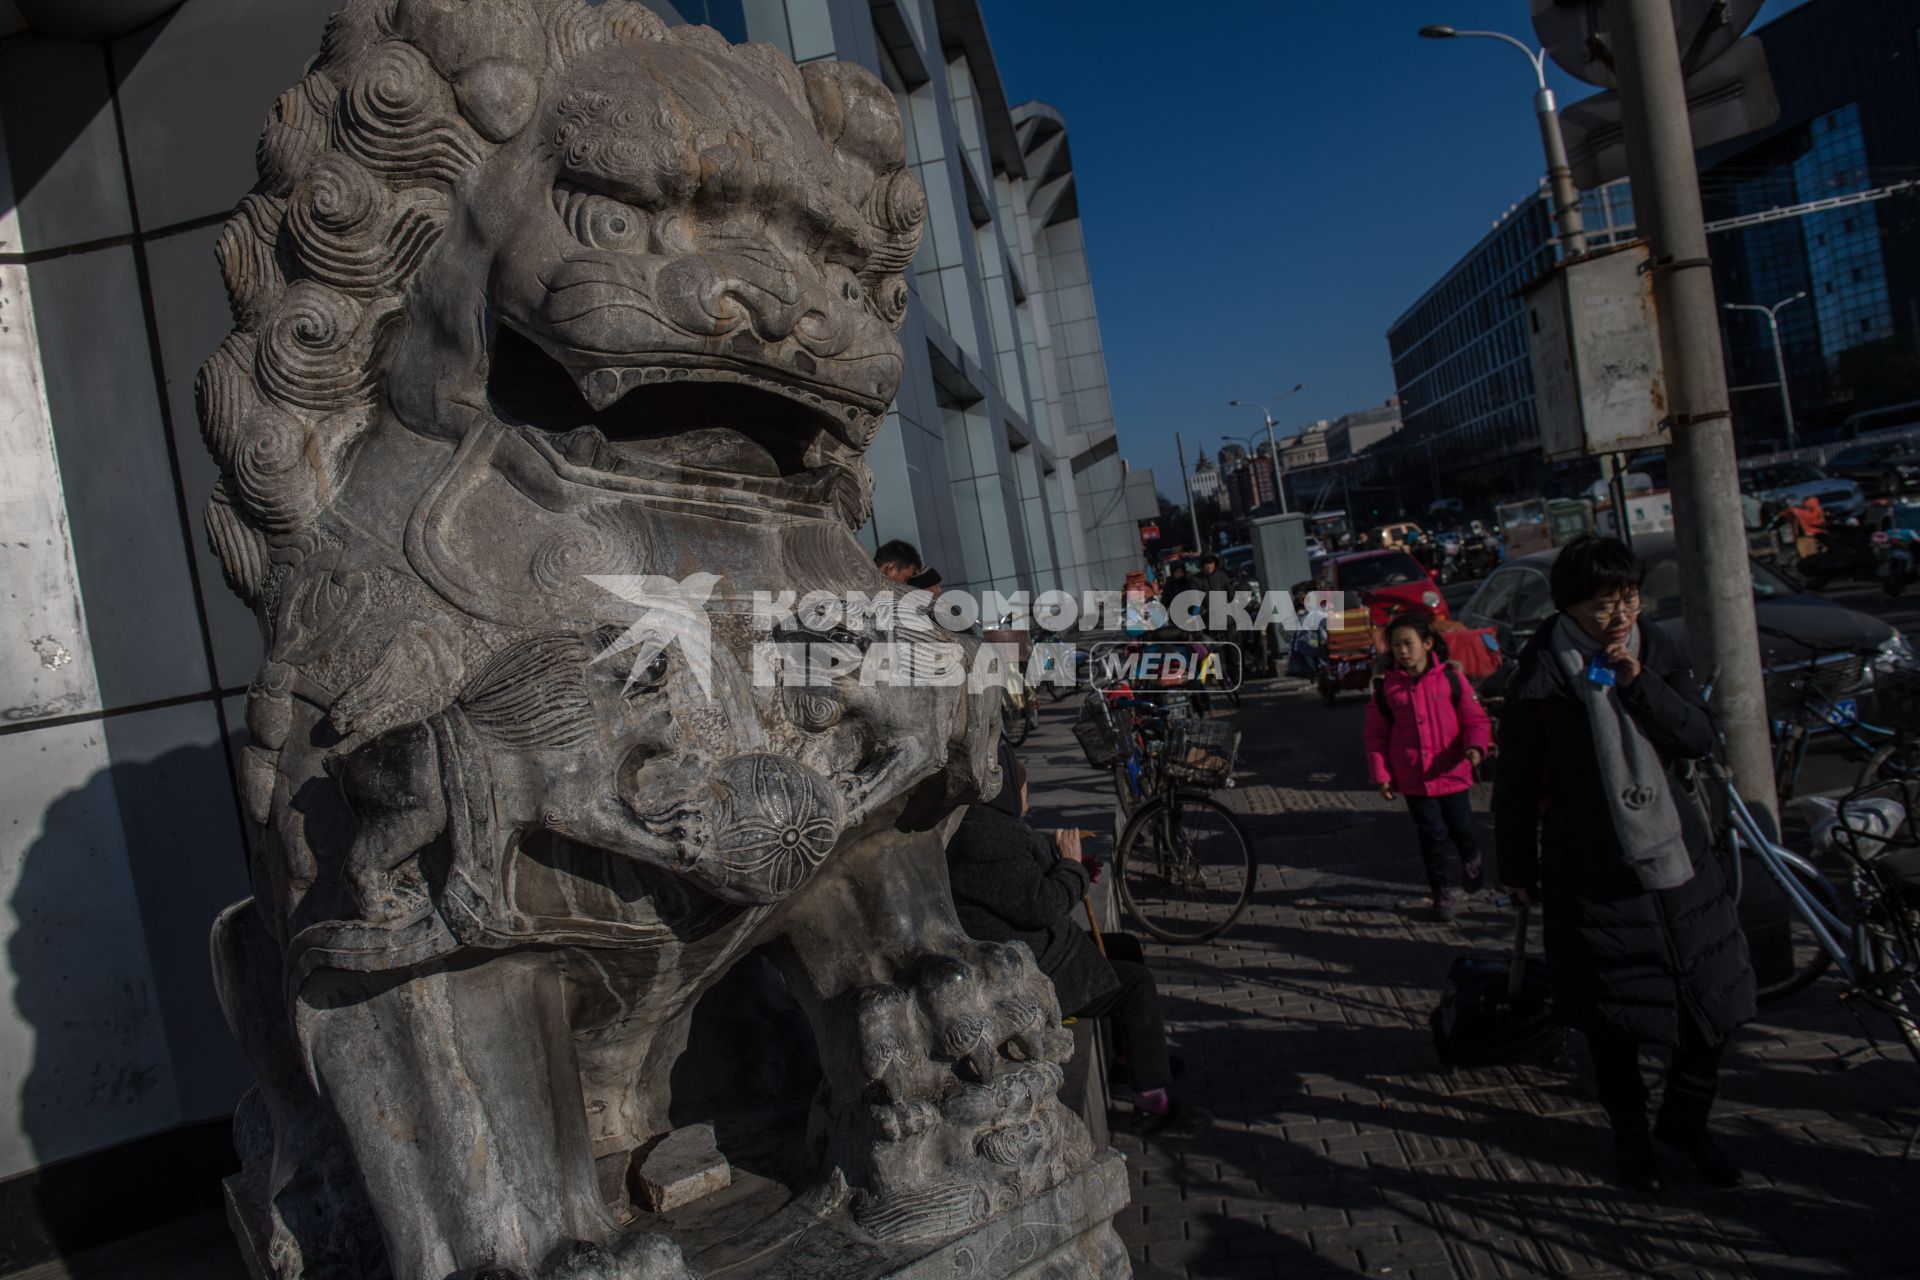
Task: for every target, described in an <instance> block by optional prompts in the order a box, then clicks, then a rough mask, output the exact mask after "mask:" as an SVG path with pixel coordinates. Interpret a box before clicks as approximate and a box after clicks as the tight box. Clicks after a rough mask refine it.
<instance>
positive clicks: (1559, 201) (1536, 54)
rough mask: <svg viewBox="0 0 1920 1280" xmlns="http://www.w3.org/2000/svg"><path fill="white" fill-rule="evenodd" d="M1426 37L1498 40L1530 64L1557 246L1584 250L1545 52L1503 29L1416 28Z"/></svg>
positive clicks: (1570, 253) (1582, 223) (1571, 253)
mask: <svg viewBox="0 0 1920 1280" xmlns="http://www.w3.org/2000/svg"><path fill="white" fill-rule="evenodd" d="M1420 34H1421V35H1422V36H1425V37H1426V38H1427V39H1429V40H1470V39H1479V40H1498V41H1501V42H1502V43H1504V44H1510V45H1512V46H1513V47H1514V48H1516V49H1518V50H1519V51H1520V52H1521V53H1523V54H1525V55H1526V57H1527V61H1528V62H1529V63H1531V64H1533V79H1534V84H1535V85H1536V86H1537V87H1536V88H1535V90H1534V94H1533V114H1534V115H1535V116H1536V117H1537V118H1538V119H1539V121H1540V143H1541V147H1542V148H1543V149H1544V150H1545V152H1546V155H1547V185H1548V189H1549V190H1550V191H1551V192H1552V193H1553V220H1554V223H1555V225H1557V226H1558V227H1559V228H1560V247H1561V249H1562V250H1563V251H1564V252H1565V254H1566V256H1567V257H1569V258H1577V257H1579V256H1580V255H1581V254H1583V253H1585V252H1586V251H1587V226H1586V219H1585V217H1584V216H1583V215H1582V214H1581V212H1580V192H1579V190H1578V189H1577V188H1575V186H1574V185H1573V166H1572V165H1570V164H1568V163H1567V138H1566V134H1565V133H1563V132H1562V131H1561V129H1560V104H1559V103H1558V102H1556V101H1555V100H1554V96H1553V90H1552V89H1549V88H1548V87H1547V51H1546V50H1545V49H1535V48H1533V47H1532V46H1531V45H1528V44H1527V43H1525V42H1524V41H1521V40H1516V39H1514V38H1513V37H1512V36H1510V35H1508V34H1506V33H1505V32H1504V31H1460V30H1457V29H1455V28H1453V27H1449V26H1445V25H1443V24H1437V25H1434V26H1430V27H1422V28H1420Z"/></svg>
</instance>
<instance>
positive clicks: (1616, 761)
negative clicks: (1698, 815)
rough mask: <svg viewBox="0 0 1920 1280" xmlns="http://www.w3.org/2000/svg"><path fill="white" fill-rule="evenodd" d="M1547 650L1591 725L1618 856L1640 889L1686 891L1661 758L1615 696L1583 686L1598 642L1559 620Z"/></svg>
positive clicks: (1683, 858) (1689, 871)
mask: <svg viewBox="0 0 1920 1280" xmlns="http://www.w3.org/2000/svg"><path fill="white" fill-rule="evenodd" d="M1548 647H1549V648H1550V649H1551V650H1552V653H1553V656H1554V659H1555V661H1557V662H1558V663H1559V664H1560V666H1561V669H1562V670H1564V671H1565V672H1566V673H1567V677H1568V680H1569V681H1570V683H1571V688H1572V691H1573V696H1574V697H1576V698H1578V699H1579V700H1580V705H1582V706H1583V707H1585V708H1586V709H1587V722H1588V723H1589V724H1591V725H1592V726H1593V753H1594V755H1596V756H1597V757H1599V760H1600V782H1601V785H1602V786H1604V787H1605V788H1606V792H1607V808H1608V810H1609V811H1610V812H1611V813H1612V814H1613V829H1614V833H1615V834H1616V835H1617V836H1618V837H1619V839H1620V852H1621V856H1623V857H1624V858H1625V859H1626V862H1627V865H1628V866H1630V867H1632V868H1633V872H1634V874H1635V875H1637V876H1639V877H1640V884H1641V886H1642V887H1644V888H1648V889H1671V888H1673V887H1674V886H1676V885H1683V884H1685V883H1686V882H1687V881H1689V880H1691V879H1693V857H1692V855H1691V854H1690V853H1688V851H1687V840H1686V835H1685V834H1684V832H1683V831H1682V830H1681V827H1680V811H1679V809H1678V808H1677V807H1675V805H1674V801H1673V791H1672V789H1671V788H1670V787H1669V786H1668V785H1667V771H1666V767H1665V766H1664V765H1662V764H1661V762H1660V753H1659V752H1658V751H1656V750H1654V746H1653V744H1652V743H1651V742H1648V741H1647V737H1646V735H1645V734H1643V733H1641V732H1640V726H1639V725H1637V724H1635V723H1634V722H1633V717H1632V716H1630V715H1628V714H1627V709H1626V708H1625V707H1623V706H1621V705H1620V699H1619V698H1618V697H1617V696H1615V695H1616V690H1615V689H1613V688H1611V687H1604V686H1601V685H1596V684H1593V683H1591V682H1590V681H1588V679H1587V662H1588V660H1589V659H1590V658H1592V657H1593V656H1594V655H1595V654H1597V653H1599V652H1600V651H1601V650H1600V645H1599V643H1598V642H1597V641H1595V640H1594V639H1593V638H1592V637H1591V636H1589V635H1588V634H1587V633H1586V632H1584V631H1582V630H1581V629H1580V624H1579V623H1577V622H1575V621H1574V620H1573V619H1572V618H1569V617H1567V616H1566V615H1565V614H1562V615H1560V621H1559V623H1558V625H1556V626H1555V628H1554V632H1553V638H1552V639H1551V641H1549V646H1548ZM1627 652H1629V653H1631V654H1632V655H1633V656H1634V657H1636V658H1638V657H1639V656H1640V629H1639V628H1638V627H1635V628H1634V629H1633V633H1632V635H1631V636H1629V637H1628V639H1627Z"/></svg>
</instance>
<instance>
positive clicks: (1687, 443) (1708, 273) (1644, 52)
mask: <svg viewBox="0 0 1920 1280" xmlns="http://www.w3.org/2000/svg"><path fill="white" fill-rule="evenodd" d="M1610 13H1611V16H1612V19H1613V21H1612V24H1611V25H1612V28H1613V32H1614V37H1615V38H1614V42H1613V56H1614V71H1615V75H1616V77H1617V79H1618V82H1619V86H1620V108H1621V115H1622V117H1623V124H1624V127H1625V132H1626V140H1627V156H1628V165H1629V168H1630V170H1631V176H1632V180H1633V194H1634V211H1635V213H1636V215H1637V217H1638V221H1639V224H1640V228H1641V230H1642V231H1643V232H1644V233H1645V235H1646V237H1647V240H1648V243H1649V245H1650V246H1651V249H1652V254H1653V269H1654V278H1653V294H1654V307H1655V310H1656V312H1657V314H1658V316H1659V320H1660V350H1661V355H1662V358H1663V361H1664V364H1665V370H1666V384H1667V408H1668V422H1669V424H1670V426H1671V428H1672V433H1673V447H1672V449H1671V450H1670V451H1669V454H1668V457H1669V460H1670V465H1671V475H1672V482H1673V497H1674V501H1673V517H1674V541H1675V545H1676V548H1677V550H1678V553H1679V562H1680V587H1681V603H1682V606H1683V608H1684V609H1685V616H1686V623H1687V640H1688V643H1689V645H1690V647H1691V648H1692V650H1693V655H1692V656H1693V663H1694V669H1695V670H1696V672H1698V673H1700V675H1701V676H1702V678H1705V676H1706V674H1707V673H1709V672H1718V679H1719V684H1718V686H1717V689H1716V693H1715V708H1716V710H1717V711H1718V713H1719V719H1720V725H1721V729H1722V731H1723V732H1724V734H1725V736H1726V740H1727V753H1728V763H1729V765H1730V766H1731V767H1732V769H1733V774H1734V778H1735V780H1736V782H1737V785H1738V786H1739V789H1740V794H1741V795H1742V796H1743V797H1745V799H1746V801H1747V803H1748V804H1749V805H1750V806H1751V807H1752V808H1753V810H1754V812H1755V813H1756V814H1761V813H1764V814H1765V815H1767V817H1766V818H1765V819H1763V820H1765V821H1770V822H1771V823H1772V824H1773V825H1774V826H1776V827H1777V826H1778V823H1779V819H1778V815H1777V807H1776V804H1777V802H1776V800H1775V793H1774V781H1773V759H1772V754H1771V751H1770V749H1769V742H1768V729H1767V703H1766V690H1765V686H1764V684H1763V681H1762V677H1761V671H1760V637H1759V632H1758V631H1757V630H1756V626H1755V622H1754V616H1753V577H1752V571H1751V568H1750V566H1749V564H1748V561H1747V534H1746V524H1745V520H1744V519H1743V518H1742V515H1741V511H1740V491H1739V486H1738V483H1737V480H1736V470H1735V459H1734V450H1733V420H1732V414H1731V413H1730V412H1729V410H1728V401H1727V380H1726V371H1725V366H1724V365H1723V364H1722V356H1721V348H1720V327H1719V324H1718V323H1717V316H1716V312H1717V310H1718V308H1717V307H1716V306H1715V301H1714V293H1713V269H1712V264H1711V263H1710V262H1709V260H1708V258H1707V230H1706V222H1705V219H1704V218H1703V216H1702V214H1701V207H1700V178H1699V171H1698V169H1697V167H1696V162H1695V159H1694V150H1693V129H1692V125H1691V123H1690V122H1689V120H1688V117H1687V93H1686V85H1685V81H1684V79H1683V78H1682V75H1681V70H1680V51H1679V47H1678V42H1677V41H1676V39H1675V36H1674V29H1673V6H1672V4H1671V0H1612V6H1611V9H1610Z"/></svg>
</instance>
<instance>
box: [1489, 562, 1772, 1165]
mask: <svg viewBox="0 0 1920 1280" xmlns="http://www.w3.org/2000/svg"><path fill="white" fill-rule="evenodd" d="M1645 573H1646V570H1645V566H1643V565H1642V564H1641V563H1640V561H1639V560H1638V559H1637V558H1636V557H1635V556H1634V554H1633V552H1632V551H1631V550H1629V549H1628V548H1627V547H1626V546H1625V545H1624V544H1622V543H1620V542H1618V541H1616V540H1614V539H1611V538H1598V537H1592V536H1588V537H1584V538H1580V539H1578V540H1576V541H1575V542H1573V543H1570V544H1569V545H1568V546H1567V547H1565V548H1564V549H1563V550H1562V551H1561V552H1560V555H1559V556H1558V558H1557V559H1556V560H1555V561H1554V565H1553V570H1552V574H1551V585H1552V590H1553V602H1554V604H1555V606H1556V607H1557V608H1558V609H1559V610H1560V613H1559V614H1558V615H1557V616H1556V617H1554V618H1552V619H1550V620H1549V621H1548V622H1547V623H1546V624H1545V625H1544V626H1542V627H1541V629H1540V630H1539V632H1538V633H1536V634H1535V636H1534V637H1533V639H1532V640H1531V641H1530V642H1529V643H1528V645H1527V647H1526V649H1525V651H1524V652H1523V653H1522V654H1521V655H1520V662H1519V667H1518V669H1517V670H1516V671H1515V672H1514V673H1513V676H1512V678H1511V679H1510V680H1509V682H1508V685H1507V701H1506V709H1505V712H1504V714H1503V715H1502V716H1501V721H1500V755H1501V757H1502V760H1503V763H1502V765H1501V769H1500V776H1499V781H1498V784H1497V786H1496V788H1495V792H1494V834H1495V840H1496V846H1497V850H1498V858H1499V867H1500V879H1501V883H1502V884H1503V885H1505V886H1507V889H1508V891H1509V892H1510V893H1511V894H1512V895H1513V897H1514V898H1515V900H1516V901H1519V902H1526V901H1529V900H1538V901H1539V902H1540V904H1541V906H1542V908H1543V910H1544V914H1545V919H1546V953H1547V967H1548V969H1549V971H1550V972H1551V974H1552V977H1553V986H1554V994H1555V1000H1556V1003H1557V1006H1558V1009H1559V1011H1560V1016H1561V1017H1562V1019H1563V1020H1564V1021H1565V1022H1566V1023H1567V1024H1568V1025H1569V1026H1573V1027H1576V1028H1578V1029H1579V1030H1580V1031H1582V1032H1583V1033H1585V1035H1586V1037H1587V1040H1588V1043H1589V1045H1590V1046H1591V1048H1592V1051H1593V1062H1594V1074H1595V1077H1596V1081H1595V1083H1596V1086H1597V1090H1598V1092H1599V1095H1600V1102H1601V1104H1602V1105H1603V1106H1604V1107H1605V1108H1606V1110H1607V1114H1608V1116H1609V1118H1610V1119H1611V1120H1612V1122H1613V1130H1614V1145H1615V1152H1616V1154H1617V1156H1618V1158H1619V1161H1620V1166H1621V1172H1622V1174H1623V1176H1624V1177H1625V1178H1626V1180H1627V1181H1628V1182H1629V1183H1631V1184H1633V1185H1636V1186H1643V1187H1652V1186H1656V1185H1658V1178H1659V1169H1658V1165H1657V1163H1656V1162H1655V1160H1654V1155H1653V1146H1652V1142H1651V1141H1650V1136H1651V1137H1652V1138H1658V1139H1659V1140H1660V1141H1661V1142H1662V1143H1663V1144H1665V1145H1668V1146H1671V1147H1673V1148H1675V1149H1677V1150H1679V1151H1681V1152H1683V1153H1685V1154H1686V1155H1688V1156H1690V1157H1691V1158H1692V1160H1693V1162H1694V1164H1695V1166H1696V1168H1697V1169H1698V1170H1699V1171H1700V1173H1701V1175H1702V1176H1703V1177H1704V1178H1706V1179H1707V1180H1708V1181H1710V1182H1713V1183H1715V1184H1717V1185H1722V1186H1732V1185H1734V1184H1735V1183H1737V1182H1738V1181H1739V1171H1738V1170H1737V1169H1735V1168H1734V1167H1733V1165H1732V1164H1731V1163H1730V1162H1729V1161H1728V1160H1727V1158H1726V1156H1725V1155H1724V1154H1723V1153H1722V1152H1721V1151H1720V1149H1719V1148H1718V1147H1717V1146H1716V1145H1715V1144H1714V1142H1713V1140H1712V1138H1711V1136H1710V1135H1709V1133H1708V1130H1707V1118H1708V1113H1709V1111H1710V1110H1711V1108H1712V1106H1713V1100H1714V1095H1715V1093H1716V1092H1717V1089H1718V1084H1719V1072H1720V1056H1721V1053H1722V1052H1723V1050H1724V1048H1725V1046H1726V1042H1727V1039H1728V1037H1729V1036H1730V1035H1731V1034H1732V1032H1733V1031H1734V1029H1735V1028H1736V1027H1738V1026H1739V1025H1740V1024H1741V1023H1743V1022H1745V1021H1747V1020H1748V1019H1750V1018H1752V1017H1753V1014H1754V983H1753V970H1752V968H1751V966H1750V964H1749V962H1748V958H1747V944H1746V938H1745V936H1744V935H1743V934H1742V933H1741V932H1740V924H1739V919H1738V915H1737V913H1736V911H1735V909H1734V904H1733V901H1732V899H1731V897H1730V896H1729V894H1728V892H1727V885H1726V880H1725V877H1724V876H1723V875H1722V874H1721V870H1720V864H1719V859H1718V858H1717V857H1715V856H1714V854H1713V852H1712V848H1711V846H1712V832H1711V831H1710V829H1709V827H1708V825H1707V821H1706V817H1705V815H1704V813H1703V812H1702V810H1701V808H1700V806H1699V805H1698V804H1697V803H1695V802H1694V801H1693V798H1692V792H1691V784H1690V780H1689V779H1687V778H1685V777H1683V776H1682V774H1681V772H1680V770H1679V768H1678V766H1679V765H1680V764H1681V763H1682V762H1684V761H1690V760H1698V759H1700V758H1702V757H1704V756H1706V755H1707V754H1709V753H1710V752H1711V751H1712V750H1713V747H1714V742H1715V731H1714V726H1713V718H1712V716H1711V714H1710V713H1709V711H1708V709H1707V706H1706V703H1705V701H1704V700H1703V699H1702V697H1701V695H1700V690H1699V688H1698V687H1697V685H1696V684H1695V683H1694V679H1693V675H1692V672H1691V671H1690V670H1689V669H1688V666H1687V661H1686V658H1685V656H1684V655H1683V654H1682V653H1681V652H1680V649H1679V646H1678V645H1676V644H1675V643H1674V642H1673V641H1672V640H1671V639H1670V638H1668V636H1667V635H1666V633H1665V632H1663V631H1662V630H1661V629H1660V628H1658V627H1656V626H1652V625H1650V624H1647V623H1644V622H1641V621H1640V617H1639V614H1640V584H1641V581H1642V579H1643V578H1644V577H1645ZM1649 1044H1651V1045H1664V1046H1668V1047H1670V1048H1671V1049H1672V1050H1673V1058H1672V1064H1671V1066H1670V1068H1669V1070H1668V1073H1667V1078H1666V1089H1665V1094H1664V1097H1663V1098H1662V1100H1661V1106H1660V1113H1659V1117H1658V1119H1657V1120H1656V1121H1655V1123H1654V1124H1653V1126H1652V1128H1651V1130H1649V1127H1648V1124H1647V1086H1646V1082H1645V1080H1644V1079H1643V1078H1642V1076H1641V1073H1640V1049H1641V1046H1643V1045H1649Z"/></svg>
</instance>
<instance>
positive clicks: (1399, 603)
mask: <svg viewBox="0 0 1920 1280" xmlns="http://www.w3.org/2000/svg"><path fill="white" fill-rule="evenodd" d="M1320 587H1321V589H1322V590H1324V591H1346V592H1352V593H1353V594H1355V595H1358V596H1359V597H1360V601H1361V603H1363V604H1365V605H1366V606H1367V612H1368V614H1369V615H1370V616H1371V619H1372V622H1373V625H1374V626H1376V627H1384V626H1386V625H1387V622H1388V620H1389V619H1391V618H1392V617H1393V615H1394V614H1396V613H1405V612H1406V611H1407V610H1409V609H1423V610H1425V611H1426V612H1428V613H1430V614H1432V615H1433V616H1434V617H1435V618H1438V619H1444V618H1446V617H1447V602H1446V600H1445V599H1444V598H1443V597H1442V596H1441V594H1440V587H1439V584H1437V583H1436V582H1434V580H1433V575H1432V573H1431V572H1429V571H1428V570H1427V569H1426V568H1425V567H1423V566H1422V565H1421V563H1420V562H1419V561H1418V560H1415V559H1414V558H1413V557H1412V556H1411V555H1409V554H1407V553H1406V552H1405V551H1402V550H1400V549H1398V548H1390V549H1388V550H1385V551H1355V552H1350V553H1348V554H1346V555H1339V556H1328V557H1327V562H1326V563H1325V564H1324V565H1322V566H1321V568H1320Z"/></svg>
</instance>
